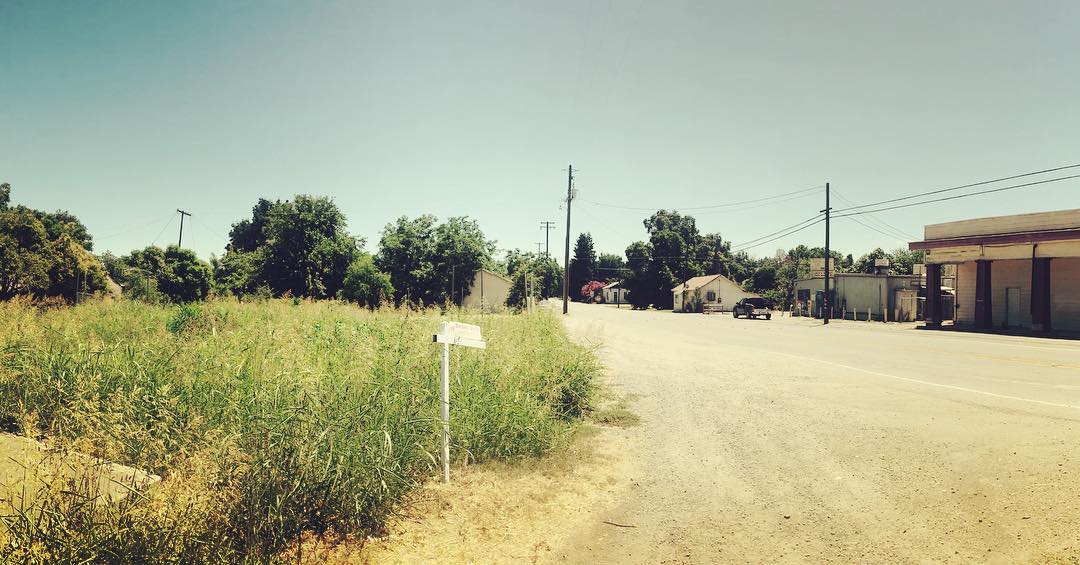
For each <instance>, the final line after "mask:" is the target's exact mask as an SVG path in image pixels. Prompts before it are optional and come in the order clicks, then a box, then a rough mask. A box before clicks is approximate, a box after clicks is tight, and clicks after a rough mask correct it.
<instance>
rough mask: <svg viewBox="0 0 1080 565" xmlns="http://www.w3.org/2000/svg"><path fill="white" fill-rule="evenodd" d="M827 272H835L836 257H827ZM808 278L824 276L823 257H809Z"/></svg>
mask: <svg viewBox="0 0 1080 565" xmlns="http://www.w3.org/2000/svg"><path fill="white" fill-rule="evenodd" d="M829 272H830V273H836V259H833V258H829ZM810 278H816V279H823V278H825V259H824V258H823V257H811V258H810ZM830 278H831V277H830Z"/></svg>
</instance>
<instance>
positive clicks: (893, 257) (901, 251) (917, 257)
mask: <svg viewBox="0 0 1080 565" xmlns="http://www.w3.org/2000/svg"><path fill="white" fill-rule="evenodd" d="M923 261H925V255H924V254H923V252H922V251H912V250H910V249H905V248H903V247H899V248H897V249H894V250H893V251H892V252H891V253H889V263H890V264H891V268H892V272H894V273H897V274H900V275H910V274H912V272H913V270H914V269H913V267H914V266H915V265H916V264H919V263H922V262H923Z"/></svg>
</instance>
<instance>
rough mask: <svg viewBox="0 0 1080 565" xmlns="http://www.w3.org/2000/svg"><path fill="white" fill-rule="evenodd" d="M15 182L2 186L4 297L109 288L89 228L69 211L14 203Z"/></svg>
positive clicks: (0, 293)
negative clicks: (92, 249)
mask: <svg viewBox="0 0 1080 565" xmlns="http://www.w3.org/2000/svg"><path fill="white" fill-rule="evenodd" d="M10 200H11V185H8V184H6V183H5V184H4V185H0V299H6V298H11V297H14V296H16V295H30V296H36V297H45V296H61V297H64V298H66V299H68V300H75V299H76V292H88V293H93V292H98V291H101V290H104V288H105V271H104V269H103V268H102V266H101V263H100V262H99V261H98V260H97V258H96V257H94V256H93V255H91V254H90V253H89V251H88V250H87V248H86V246H88V245H89V244H90V241H91V240H90V236H89V234H88V233H87V232H86V227H85V226H84V225H83V224H82V223H81V222H79V220H78V219H77V218H75V217H74V216H72V215H71V214H69V213H67V212H55V213H46V212H41V211H39V210H34V209H31V208H27V207H25V206H16V207H14V208H12V207H11V206H10Z"/></svg>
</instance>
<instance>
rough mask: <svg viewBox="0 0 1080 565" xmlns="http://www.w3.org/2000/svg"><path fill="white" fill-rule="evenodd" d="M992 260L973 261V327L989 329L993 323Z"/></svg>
mask: <svg viewBox="0 0 1080 565" xmlns="http://www.w3.org/2000/svg"><path fill="white" fill-rule="evenodd" d="M991 264H992V261H975V327H976V328H982V329H989V328H991V327H993V325H994V320H993V318H994V306H993V301H992V300H991V297H992V294H991V293H992V286H991V284H990V265H991Z"/></svg>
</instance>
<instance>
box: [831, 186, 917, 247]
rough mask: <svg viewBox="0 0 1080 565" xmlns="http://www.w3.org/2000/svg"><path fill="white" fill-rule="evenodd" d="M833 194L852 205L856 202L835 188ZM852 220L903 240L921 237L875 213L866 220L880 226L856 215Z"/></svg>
mask: <svg viewBox="0 0 1080 565" xmlns="http://www.w3.org/2000/svg"><path fill="white" fill-rule="evenodd" d="M832 194H833V196H835V197H837V198H839V199H840V200H843V201H844V202H847V203H848V204H851V205H854V204H855V203H854V202H852V201H851V200H850V199H848V198H846V197H845V196H844V195H843V194H840V193H839V192H838V191H836V190H835V189H834V190H833V191H832ZM851 220H852V221H854V222H855V223H857V224H859V225H861V226H863V227H865V228H867V229H870V230H873V231H876V232H878V233H880V234H882V235H886V236H889V237H893V238H897V239H900V240H903V241H909V240H916V239H919V237H918V236H916V235H912V234H910V233H907V232H905V231H904V230H902V229H900V228H898V227H896V226H894V225H892V224H890V223H888V222H886V221H885V220H882V219H881V218H878V217H877V216H873V215H870V214H867V215H866V220H867V221H869V222H871V223H873V224H876V225H877V226H878V227H874V226H871V225H868V224H865V223H863V222H862V221H861V220H859V219H858V218H855V217H852V218H851ZM879 228H881V229H879Z"/></svg>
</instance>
